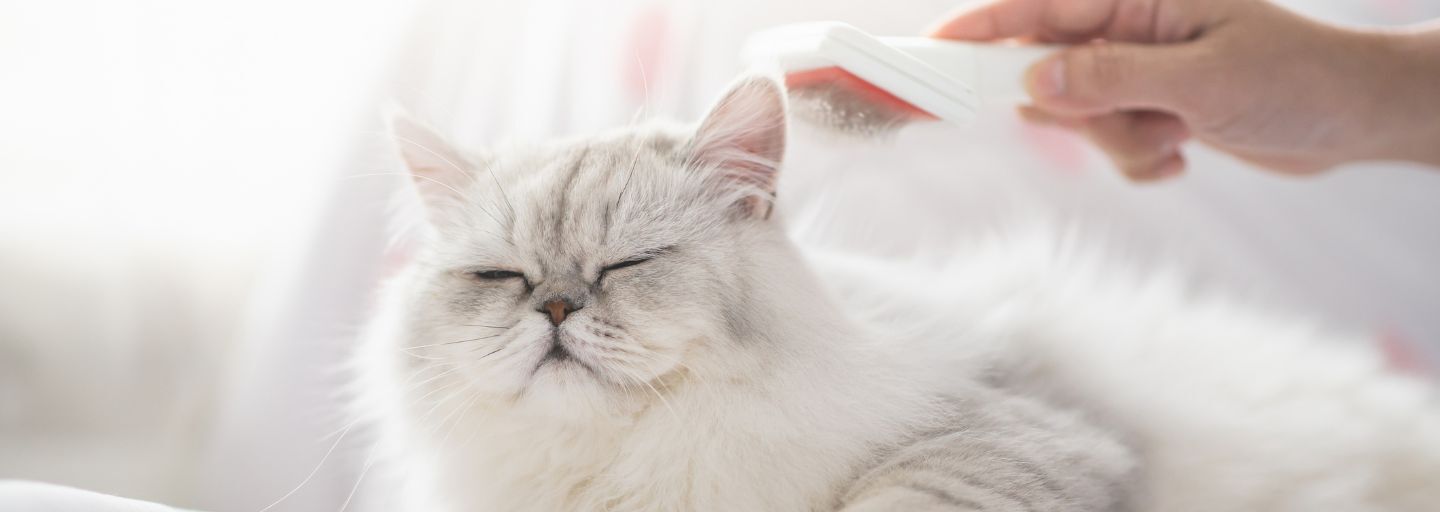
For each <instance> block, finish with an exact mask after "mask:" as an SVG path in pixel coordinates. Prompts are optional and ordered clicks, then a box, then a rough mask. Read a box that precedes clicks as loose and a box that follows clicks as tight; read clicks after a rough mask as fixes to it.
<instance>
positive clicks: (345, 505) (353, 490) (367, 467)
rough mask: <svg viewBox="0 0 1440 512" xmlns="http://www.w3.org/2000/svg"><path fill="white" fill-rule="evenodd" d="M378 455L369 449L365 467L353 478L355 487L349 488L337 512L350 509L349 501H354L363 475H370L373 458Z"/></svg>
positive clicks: (372, 449)
mask: <svg viewBox="0 0 1440 512" xmlns="http://www.w3.org/2000/svg"><path fill="white" fill-rule="evenodd" d="M379 454H380V451H379V450H378V449H376V448H375V447H373V446H372V447H371V448H370V455H369V456H367V457H365V465H364V467H362V468H360V476H357V477H355V485H353V486H351V487H350V494H346V495H345V502H344V503H341V504H340V510H339V511H337V512H345V511H346V510H347V509H349V508H350V501H351V500H354V499H355V493H356V491H359V490H360V483H361V482H364V481H365V475H368V474H370V467H371V466H373V465H374V464H375V459H376V457H375V456H376V455H379Z"/></svg>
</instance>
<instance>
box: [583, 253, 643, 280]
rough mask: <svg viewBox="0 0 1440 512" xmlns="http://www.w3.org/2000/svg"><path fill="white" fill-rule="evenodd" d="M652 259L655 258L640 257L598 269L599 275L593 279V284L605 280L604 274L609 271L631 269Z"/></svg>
mask: <svg viewBox="0 0 1440 512" xmlns="http://www.w3.org/2000/svg"><path fill="white" fill-rule="evenodd" d="M654 258H655V256H640V257H637V258H631V259H628V260H625V261H622V262H620V263H615V264H611V265H606V266H605V267H602V268H601V269H600V275H599V276H596V277H595V282H597V283H598V282H600V280H602V279H605V274H606V273H608V272H610V271H612V270H620V269H622V268H627V267H633V266H635V265H639V264H641V263H645V262H647V261H650V260H651V259H654Z"/></svg>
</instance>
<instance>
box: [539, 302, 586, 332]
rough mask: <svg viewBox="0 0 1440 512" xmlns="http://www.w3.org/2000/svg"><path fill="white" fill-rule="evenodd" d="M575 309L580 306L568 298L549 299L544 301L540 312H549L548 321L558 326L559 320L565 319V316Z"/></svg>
mask: <svg viewBox="0 0 1440 512" xmlns="http://www.w3.org/2000/svg"><path fill="white" fill-rule="evenodd" d="M577 309H580V308H578V307H576V306H575V304H572V303H571V302H570V301H568V300H565V299H550V300H549V301H547V302H545V308H544V309H542V310H541V311H540V312H541V313H549V314H550V323H551V324H552V325H557V326H558V325H560V322H564V321H565V317H566V316H569V315H570V313H574V312H575V310H577Z"/></svg>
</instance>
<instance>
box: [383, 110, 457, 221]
mask: <svg viewBox="0 0 1440 512" xmlns="http://www.w3.org/2000/svg"><path fill="white" fill-rule="evenodd" d="M386 117H387V118H388V119H387V121H388V124H389V125H390V136H391V138H393V139H394V140H395V146H396V148H398V149H399V152H400V160H401V161H402V162H404V164H405V167H406V169H407V170H409V171H410V176H411V178H412V179H413V182H414V183H415V188H416V190H417V191H419V193H420V197H421V199H424V200H425V202H426V203H427V204H433V203H434V202H436V201H438V200H454V199H459V196H460V195H461V194H460V190H461V189H463V188H464V186H465V185H467V184H468V183H469V182H470V180H471V177H470V171H471V169H472V168H473V165H472V164H471V163H470V161H469V160H468V159H466V158H465V156H464V155H462V154H460V152H459V151H456V150H455V149H454V148H453V147H451V146H450V144H449V143H448V142H446V141H445V138H444V137H441V136H440V135H439V134H437V133H435V130H433V129H431V128H430V127H428V126H426V125H425V124H424V123H421V122H420V121H417V120H415V119H414V118H412V117H410V115H409V114H406V113H405V112H403V111H401V110H399V109H391V110H390V112H389V113H388V114H387V115H386Z"/></svg>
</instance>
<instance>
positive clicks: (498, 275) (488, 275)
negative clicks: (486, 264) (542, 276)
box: [475, 270, 525, 281]
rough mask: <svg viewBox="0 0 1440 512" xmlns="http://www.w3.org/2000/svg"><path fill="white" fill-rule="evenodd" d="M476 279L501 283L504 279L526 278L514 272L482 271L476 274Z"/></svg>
mask: <svg viewBox="0 0 1440 512" xmlns="http://www.w3.org/2000/svg"><path fill="white" fill-rule="evenodd" d="M475 277H478V278H480V279H485V280H488V281H499V280H502V279H514V278H517V277H525V274H521V273H519V272H516V271H513V270H482V271H479V272H475Z"/></svg>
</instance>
